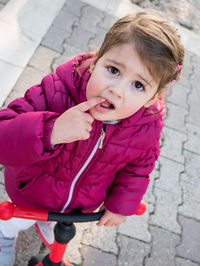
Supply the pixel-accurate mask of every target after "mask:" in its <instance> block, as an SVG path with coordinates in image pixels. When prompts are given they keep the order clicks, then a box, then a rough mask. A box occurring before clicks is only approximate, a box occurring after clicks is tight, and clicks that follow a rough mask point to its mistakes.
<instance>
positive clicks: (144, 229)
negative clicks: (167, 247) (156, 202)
mask: <svg viewBox="0 0 200 266" xmlns="http://www.w3.org/2000/svg"><path fill="white" fill-rule="evenodd" d="M152 209H153V206H152V205H150V204H148V205H147V210H146V212H145V213H144V214H142V215H139V216H137V215H133V216H128V217H126V221H125V222H124V223H123V224H121V225H120V226H119V227H118V233H120V234H123V235H126V236H129V237H131V238H135V239H138V240H141V241H144V242H150V241H151V235H150V234H149V230H148V220H149V212H151V211H152Z"/></svg>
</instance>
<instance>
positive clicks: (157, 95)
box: [144, 90, 163, 108]
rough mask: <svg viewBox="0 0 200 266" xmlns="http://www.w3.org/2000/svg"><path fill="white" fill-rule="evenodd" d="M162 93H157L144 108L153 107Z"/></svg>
mask: <svg viewBox="0 0 200 266" xmlns="http://www.w3.org/2000/svg"><path fill="white" fill-rule="evenodd" d="M162 92H163V91H162V90H160V91H159V92H157V93H156V94H155V95H154V96H153V97H152V98H151V99H150V100H149V101H148V102H147V103H145V104H144V107H146V108H148V107H150V106H151V105H153V104H154V103H155V102H156V101H157V99H158V98H160V97H161V95H162Z"/></svg>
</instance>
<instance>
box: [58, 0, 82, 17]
mask: <svg viewBox="0 0 200 266" xmlns="http://www.w3.org/2000/svg"><path fill="white" fill-rule="evenodd" d="M86 5H87V3H85V2H84V1H80V0H68V1H66V3H65V4H64V6H63V10H67V12H69V13H71V14H73V15H74V16H77V17H79V16H80V13H81V11H82V9H83V7H85V6H86Z"/></svg>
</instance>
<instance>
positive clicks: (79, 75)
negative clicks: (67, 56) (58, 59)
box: [56, 53, 94, 104]
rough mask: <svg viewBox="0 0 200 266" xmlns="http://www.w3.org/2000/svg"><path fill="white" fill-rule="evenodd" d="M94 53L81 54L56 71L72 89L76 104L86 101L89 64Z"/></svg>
mask: <svg viewBox="0 0 200 266" xmlns="http://www.w3.org/2000/svg"><path fill="white" fill-rule="evenodd" d="M93 56H94V55H93V54H91V53H87V54H81V55H78V56H76V57H75V58H73V59H71V60H69V61H67V62H66V63H64V64H62V65H60V66H59V67H58V68H57V69H56V73H57V75H58V76H59V78H60V79H61V80H62V82H63V83H64V84H65V86H66V87H67V89H68V90H69V91H70V93H71V95H72V97H73V99H74V101H75V102H76V104H79V103H81V102H83V101H86V93H85V91H86V86H87V82H88V80H89V78H90V71H89V66H90V64H91V62H92V60H93Z"/></svg>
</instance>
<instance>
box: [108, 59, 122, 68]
mask: <svg viewBox="0 0 200 266" xmlns="http://www.w3.org/2000/svg"><path fill="white" fill-rule="evenodd" d="M107 60H108V61H109V62H110V63H112V64H114V65H118V66H121V67H122V68H126V66H125V65H124V64H123V63H120V62H118V61H116V60H114V59H107Z"/></svg>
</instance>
